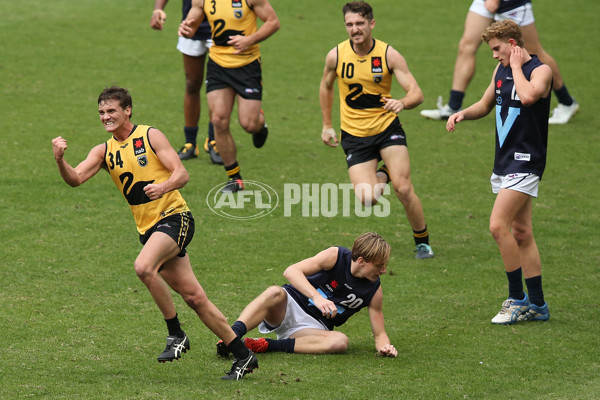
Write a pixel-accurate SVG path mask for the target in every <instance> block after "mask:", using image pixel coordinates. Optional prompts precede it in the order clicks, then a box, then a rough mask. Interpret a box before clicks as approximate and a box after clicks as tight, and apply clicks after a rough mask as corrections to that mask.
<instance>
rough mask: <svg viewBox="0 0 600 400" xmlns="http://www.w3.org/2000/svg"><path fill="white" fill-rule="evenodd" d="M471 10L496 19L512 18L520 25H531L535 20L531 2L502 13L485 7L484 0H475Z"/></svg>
mask: <svg viewBox="0 0 600 400" xmlns="http://www.w3.org/2000/svg"><path fill="white" fill-rule="evenodd" d="M469 11H473V12H474V13H475V14H479V15H481V16H482V17H485V18H494V20H495V21H500V20H502V19H512V20H513V21H515V22H516V23H517V25H519V26H526V25H531V24H533V23H534V22H535V19H534V18H533V9H532V6H531V3H526V4H524V5H522V6H520V7H517V8H514V9H512V10H510V11H507V12H504V13H501V14H492V13H491V12H489V11H488V10H487V9H486V8H485V7H484V5H483V0H473V3H472V4H471V7H469Z"/></svg>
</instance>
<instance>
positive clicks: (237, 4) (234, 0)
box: [231, 0, 242, 8]
mask: <svg viewBox="0 0 600 400" xmlns="http://www.w3.org/2000/svg"><path fill="white" fill-rule="evenodd" d="M231 7H233V8H242V1H241V0H231Z"/></svg>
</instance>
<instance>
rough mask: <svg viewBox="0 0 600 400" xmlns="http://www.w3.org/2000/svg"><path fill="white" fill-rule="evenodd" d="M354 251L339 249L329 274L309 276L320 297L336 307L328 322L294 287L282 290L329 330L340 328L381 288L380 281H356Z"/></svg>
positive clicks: (369, 301)
mask: <svg viewBox="0 0 600 400" xmlns="http://www.w3.org/2000/svg"><path fill="white" fill-rule="evenodd" d="M351 257H352V252H351V251H350V250H348V249H347V248H345V247H338V257H337V261H336V263H335V266H334V267H333V268H332V269H330V270H328V271H319V272H317V273H316V274H313V275H310V276H308V277H307V279H308V281H309V282H310V284H311V285H313V286H314V287H315V288H316V289H317V291H318V292H319V293H320V294H321V296H323V297H325V298H327V299H329V300H331V301H333V302H334V303H335V305H336V306H337V310H338V312H337V315H336V316H335V318H333V319H327V318H325V317H323V315H321V312H320V311H319V309H318V308H317V307H315V306H314V304H313V303H312V300H310V299H309V298H308V297H306V296H305V295H303V294H302V293H301V292H300V291H298V290H297V289H296V288H295V287H293V286H292V285H290V284H285V285H283V287H284V288H285V289H286V291H287V292H288V293H289V294H290V296H292V298H293V299H294V300H296V302H297V303H298V304H299V305H300V307H302V309H303V310H304V311H306V312H307V313H308V314H310V315H311V316H313V317H314V318H315V319H317V320H319V321H321V322H322V323H323V324H324V325H325V326H326V327H327V328H328V329H329V330H333V327H334V326H340V325H342V324H343V323H345V322H346V321H347V320H348V318H350V317H351V316H352V315H354V314H356V313H357V312H358V311H360V309H361V308H364V307H367V306H368V305H369V304H370V303H371V299H372V298H373V296H374V295H375V292H377V289H379V286H380V280H379V278H377V280H376V281H375V282H371V281H370V280H368V279H366V278H356V277H355V276H354V275H352V273H351V272H350V265H351V263H352V259H351Z"/></svg>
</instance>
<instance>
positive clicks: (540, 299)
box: [525, 275, 546, 307]
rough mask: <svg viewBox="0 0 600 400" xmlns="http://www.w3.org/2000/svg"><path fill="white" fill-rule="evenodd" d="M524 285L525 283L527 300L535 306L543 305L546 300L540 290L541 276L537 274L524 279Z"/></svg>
mask: <svg viewBox="0 0 600 400" xmlns="http://www.w3.org/2000/svg"><path fill="white" fill-rule="evenodd" d="M525 285H527V292H528V293H529V301H530V302H532V303H533V304H535V305H536V306H540V307H541V306H543V305H544V304H545V303H546V301H545V300H544V291H543V290H542V276H541V275H538V276H534V277H533V278H528V279H525Z"/></svg>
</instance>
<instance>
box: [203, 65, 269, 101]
mask: <svg viewBox="0 0 600 400" xmlns="http://www.w3.org/2000/svg"><path fill="white" fill-rule="evenodd" d="M228 87H230V88H232V89H233V90H234V91H235V92H236V93H237V94H239V95H240V96H242V97H243V98H244V99H247V100H262V67H261V64H260V58H259V59H257V60H254V61H252V62H251V63H250V64H248V65H244V66H243V67H239V68H225V67H221V66H220V65H219V64H217V63H216V62H214V61H213V60H212V59H211V58H210V57H209V58H208V63H207V64H206V93H208V92H211V91H213V90H218V89H224V88H228Z"/></svg>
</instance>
